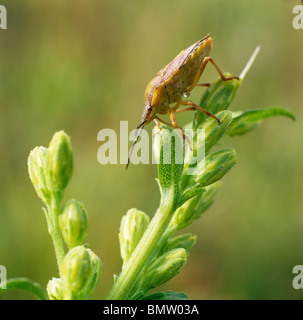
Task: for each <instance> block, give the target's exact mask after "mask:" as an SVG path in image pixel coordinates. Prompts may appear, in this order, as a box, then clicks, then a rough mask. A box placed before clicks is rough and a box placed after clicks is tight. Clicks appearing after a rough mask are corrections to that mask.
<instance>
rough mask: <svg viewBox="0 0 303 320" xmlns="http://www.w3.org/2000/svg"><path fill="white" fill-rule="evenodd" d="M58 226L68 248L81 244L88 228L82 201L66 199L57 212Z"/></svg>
mask: <svg viewBox="0 0 303 320" xmlns="http://www.w3.org/2000/svg"><path fill="white" fill-rule="evenodd" d="M59 226H60V230H61V232H62V236H63V239H64V241H65V242H66V244H67V245H68V246H69V248H73V247H76V246H79V245H81V244H83V242H84V240H85V238H86V235H87V228H88V216H87V211H86V209H85V207H84V205H83V203H82V202H79V201H77V200H75V199H72V200H70V201H68V202H67V203H66V204H65V206H64V207H63V208H62V209H61V212H60V214H59Z"/></svg>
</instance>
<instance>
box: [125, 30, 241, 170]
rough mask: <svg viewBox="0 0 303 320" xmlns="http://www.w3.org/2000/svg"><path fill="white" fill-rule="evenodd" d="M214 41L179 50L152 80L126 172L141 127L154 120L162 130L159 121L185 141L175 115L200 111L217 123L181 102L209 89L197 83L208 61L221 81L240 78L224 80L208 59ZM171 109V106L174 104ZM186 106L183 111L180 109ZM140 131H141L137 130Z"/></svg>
mask: <svg viewBox="0 0 303 320" xmlns="http://www.w3.org/2000/svg"><path fill="white" fill-rule="evenodd" d="M212 41H213V39H212V38H211V37H210V34H208V35H207V36H205V37H204V38H202V39H201V40H199V41H197V42H195V43H194V44H193V45H191V46H190V47H188V48H187V49H185V50H183V51H181V52H180V53H179V54H178V55H177V56H176V57H175V58H174V59H173V60H172V61H171V62H170V63H169V64H168V65H167V66H166V67H164V68H163V69H162V70H160V71H159V72H158V73H157V74H156V76H155V77H154V78H153V79H152V80H151V82H150V83H149V84H148V86H147V87H146V90H145V94H144V108H143V112H142V118H141V123H140V124H139V126H138V127H137V128H136V134H135V140H134V142H133V145H132V147H131V149H130V152H129V157H128V162H127V165H126V169H127V168H128V165H129V162H130V156H131V154H132V152H133V149H134V146H135V144H136V142H137V141H138V139H139V136H140V134H141V132H142V130H143V127H144V126H145V125H147V124H148V123H150V122H151V121H152V120H154V121H155V123H156V124H157V126H158V127H159V128H160V129H161V122H162V123H164V124H166V125H169V126H173V127H174V128H176V129H177V130H178V131H179V132H180V134H181V135H182V136H183V138H184V139H186V136H185V135H184V133H183V131H182V130H181V129H180V128H179V127H178V125H177V122H176V118H175V113H177V112H182V111H190V110H200V111H201V112H204V113H205V114H206V115H208V116H210V117H212V118H214V119H216V120H217V122H218V124H220V121H219V119H217V118H216V116H214V115H213V114H212V113H210V112H208V111H207V110H205V109H203V108H201V107H199V106H198V105H196V104H195V103H194V102H193V101H191V100H188V99H186V100H183V98H184V97H185V98H187V97H188V96H189V95H190V92H191V91H192V90H193V89H194V88H195V87H196V86H209V83H198V81H199V79H200V77H201V74H202V73H203V71H204V69H205V67H206V65H207V63H208V62H211V63H212V64H213V66H214V67H215V68H216V70H217V71H218V73H219V75H220V77H221V78H222V80H223V81H227V80H231V79H239V78H238V77H230V78H226V77H225V76H224V74H223V72H222V71H221V70H220V68H219V67H218V66H217V64H216V63H215V62H214V60H213V59H212V58H211V57H210V56H209V54H210V51H211V48H212ZM173 103H174V105H172V106H170V105H171V104H173ZM181 106H186V108H181V109H179V107H181ZM158 114H169V117H170V121H171V123H168V122H166V121H164V120H162V119H160V118H159V117H158ZM139 130H140V131H139Z"/></svg>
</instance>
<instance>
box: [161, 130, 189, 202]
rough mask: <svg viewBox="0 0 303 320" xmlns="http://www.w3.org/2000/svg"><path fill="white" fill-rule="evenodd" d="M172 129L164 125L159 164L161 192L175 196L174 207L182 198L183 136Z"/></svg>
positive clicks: (163, 194)
mask: <svg viewBox="0 0 303 320" xmlns="http://www.w3.org/2000/svg"><path fill="white" fill-rule="evenodd" d="M175 133H176V131H174V133H172V131H171V130H169V129H167V128H165V127H163V128H162V130H161V132H160V135H161V139H160V163H159V166H158V176H159V184H160V187H161V194H162V196H164V197H165V194H166V195H169V196H172V195H173V196H174V199H173V200H174V204H173V206H174V207H177V205H178V202H179V198H180V181H181V177H182V172H183V166H184V164H183V147H182V143H183V141H182V138H181V137H180V136H178V135H174V134H175Z"/></svg>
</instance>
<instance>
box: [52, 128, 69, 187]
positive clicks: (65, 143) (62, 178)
mask: <svg viewBox="0 0 303 320" xmlns="http://www.w3.org/2000/svg"><path fill="white" fill-rule="evenodd" d="M48 153H49V161H48V172H49V181H50V183H49V184H50V186H51V188H52V190H53V191H57V192H60V191H63V190H64V189H65V187H66V186H67V184H68V183H69V181H70V179H71V176H72V171H73V151H72V146H71V141H70V138H69V136H68V135H67V134H66V133H65V132H64V131H59V132H56V133H55V134H54V136H53V138H52V140H51V142H50V144H49V148H48Z"/></svg>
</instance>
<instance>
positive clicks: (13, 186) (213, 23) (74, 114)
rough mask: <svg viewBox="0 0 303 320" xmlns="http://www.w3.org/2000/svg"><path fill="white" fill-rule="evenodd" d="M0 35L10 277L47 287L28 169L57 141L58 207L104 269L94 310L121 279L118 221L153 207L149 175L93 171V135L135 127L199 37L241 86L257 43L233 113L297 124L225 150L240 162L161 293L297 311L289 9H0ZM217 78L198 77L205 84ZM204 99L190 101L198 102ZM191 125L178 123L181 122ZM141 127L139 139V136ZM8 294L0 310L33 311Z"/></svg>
mask: <svg viewBox="0 0 303 320" xmlns="http://www.w3.org/2000/svg"><path fill="white" fill-rule="evenodd" d="M1 4H2V5H5V6H6V8H7V10H8V29H7V30H0V150H1V156H0V264H1V265H4V266H5V267H6V268H7V272H8V277H10V278H11V277H19V276H22V277H23V276H25V277H29V278H32V279H33V280H35V281H37V282H40V283H41V284H42V285H43V286H46V284H47V282H48V280H49V279H51V277H53V276H55V277H56V276H57V275H58V272H57V266H56V261H55V256H54V251H53V247H52V242H51V239H50V237H49V235H48V232H47V226H46V221H45V217H44V214H43V212H42V210H41V207H42V203H41V201H40V200H39V199H38V197H37V196H36V194H35V192H34V189H33V187H32V185H31V182H30V180H29V177H28V173H27V157H28V154H29V152H30V150H31V149H33V148H34V147H35V146H37V145H44V146H47V145H48V143H49V141H50V139H51V137H52V135H53V134H54V132H55V131H57V130H61V129H64V130H65V131H66V132H67V133H68V134H69V135H70V136H71V138H72V143H73V148H74V155H75V170H74V175H73V178H72V181H71V183H70V185H69V186H68V188H67V190H66V193H65V201H67V200H68V199H70V198H76V199H78V200H80V201H83V202H84V203H85V206H86V208H87V210H88V213H89V222H90V224H89V234H88V238H87V242H88V243H89V246H90V248H92V250H93V251H95V252H96V253H97V254H98V255H99V256H100V257H101V259H102V261H103V276H102V279H101V282H100V284H99V285H98V288H97V290H96V292H95V293H94V295H93V296H92V299H103V298H105V296H106V294H107V292H108V291H109V290H110V288H111V286H112V283H113V274H114V273H115V274H118V273H119V271H120V268H121V260H120V255H119V244H118V229H119V224H120V219H121V217H122V215H123V214H125V213H126V211H127V210H128V209H130V208H132V207H137V208H138V209H141V210H143V211H145V212H146V213H148V214H149V215H150V216H152V215H153V214H154V212H155V210H156V209H157V207H158V204H159V192H158V187H157V184H156V182H155V179H154V178H155V177H156V175H157V170H156V166H155V165H138V166H133V165H132V166H130V168H129V170H128V171H126V170H125V166H124V165H120V164H118V165H106V166H102V165H100V164H99V163H98V162H97V150H98V148H99V147H100V145H101V143H100V142H98V141H97V133H98V132H99V130H101V129H103V128H111V129H114V130H116V131H117V132H119V126H120V121H121V120H128V121H129V128H130V129H132V128H135V127H136V126H137V124H138V123H139V121H140V116H141V110H142V107H143V94H144V90H145V87H146V85H147V83H148V82H149V81H150V80H151V78H152V77H153V76H154V75H155V74H156V73H157V72H158V70H159V69H161V68H162V67H164V66H165V65H166V64H167V63H168V62H169V61H170V60H171V59H172V58H174V57H175V56H176V55H177V54H178V53H179V52H180V51H181V50H182V49H185V48H186V47H188V46H189V45H191V44H192V43H194V42H195V41H197V40H198V39H200V38H202V37H203V36H204V35H206V34H207V33H209V32H211V33H212V36H213V38H214V47H213V51H212V57H213V58H214V60H215V61H216V62H217V63H218V65H219V66H220V67H221V68H222V70H223V71H228V72H231V73H232V74H234V75H239V74H240V72H241V70H242V68H243V67H244V65H245V63H246V62H247V60H248V58H249V57H250V55H251V53H252V52H253V50H254V49H255V47H256V46H257V45H261V47H262V50H261V52H260V54H259V56H258V58H257V60H256V62H255V64H254V65H253V67H252V69H251V70H250V71H249V73H248V75H247V76H246V79H245V81H244V82H243V85H242V88H241V89H240V91H239V92H238V94H237V97H236V99H235V100H234V102H233V104H232V106H231V109H232V110H238V109H240V110H246V109H250V108H264V107H268V106H282V107H287V108H289V109H291V110H292V111H293V112H294V113H295V115H296V117H297V121H296V122H292V121H290V120H289V119H287V118H272V119H269V120H266V121H265V122H264V123H263V124H262V125H261V126H260V127H258V128H257V129H256V130H254V131H253V132H251V133H249V134H247V135H246V136H243V137H236V138H226V139H225V140H224V143H223V145H224V147H225V146H228V147H234V148H235V149H236V150H237V153H238V157H239V160H238V163H237V165H236V166H235V167H234V168H233V169H232V171H231V172H230V173H228V175H227V176H226V177H225V178H224V184H223V186H222V189H221V191H220V193H219V194H218V196H217V200H216V202H215V204H214V205H213V206H212V207H211V208H210V209H209V210H208V212H207V213H205V214H204V215H203V216H202V217H201V219H200V220H198V221H196V222H195V223H194V224H193V225H191V226H189V227H188V228H187V229H186V230H185V232H193V233H195V234H197V236H198V241H197V244H196V246H195V247H194V248H193V250H192V252H191V254H190V258H189V261H188V263H187V265H186V267H185V268H184V269H183V270H182V271H181V273H180V274H179V275H178V276H177V277H176V278H174V279H173V280H171V281H170V282H169V283H168V284H167V285H165V286H163V288H162V289H163V290H165V289H170V290H175V291H184V292H186V293H187V294H188V295H189V296H190V297H191V298H192V299H300V298H302V297H303V291H302V290H298V291H296V290H294V289H293V287H292V279H293V277H294V275H293V274H292V269H293V267H294V266H295V265H298V264H303V232H302V230H303V199H302V192H303V188H302V176H303V162H302V161H303V148H302V144H303V139H302V138H303V125H302V122H301V119H302V116H303V108H302V107H303V106H302V101H303V100H302V96H303V92H302V88H303V83H302V82H303V80H302V79H303V77H302V74H303V63H302V57H303V30H302V29H301V30H295V29H294V28H293V26H292V20H293V18H294V14H293V13H292V8H293V6H294V5H296V4H300V2H299V0H298V1H295V0H293V1H291V0H289V1H287V0H267V1H263V0H254V1H242V0H228V1H226V0H208V1H207V0H204V1H203V0H199V1H198V0H187V1H184V0H174V1H163V0H152V1H151V0H149V1H142V0H129V1H123V0H86V1H80V0H69V1H68V0H66V1H61V0H53V1H41V0H31V1H16V0H9V1H8V0H6V1H5V0H2V1H1ZM216 78H217V73H216V72H215V70H214V68H212V67H211V66H209V67H208V68H207V70H206V72H205V73H204V75H203V78H202V79H203V81H204V82H208V81H212V80H214V79H216ZM201 90H203V89H202V88H196V89H195V90H194V92H193V94H192V97H193V100H194V101H199V97H200V96H201ZM192 117H193V114H190V113H187V114H180V115H179V116H178V121H179V124H180V125H182V124H185V123H186V122H188V121H190V120H191V119H192ZM151 129H152V125H151V126H150V127H149V128H148V130H149V131H151ZM31 298H32V296H30V295H28V294H26V293H20V292H17V291H15V292H13V291H12V292H7V293H5V294H2V295H1V296H0V299H31Z"/></svg>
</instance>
